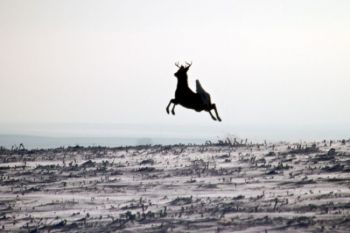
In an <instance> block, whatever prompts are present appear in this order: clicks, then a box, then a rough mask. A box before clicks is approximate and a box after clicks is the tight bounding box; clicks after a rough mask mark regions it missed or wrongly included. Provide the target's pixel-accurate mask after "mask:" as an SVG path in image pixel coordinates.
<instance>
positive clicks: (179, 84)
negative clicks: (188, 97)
mask: <svg viewBox="0 0 350 233" xmlns="http://www.w3.org/2000/svg"><path fill="white" fill-rule="evenodd" d="M184 87H188V82H187V77H184V78H182V79H178V81H177V88H184Z"/></svg>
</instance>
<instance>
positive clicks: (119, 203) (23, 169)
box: [0, 140, 350, 233]
mask: <svg viewBox="0 0 350 233" xmlns="http://www.w3.org/2000/svg"><path fill="white" fill-rule="evenodd" d="M0 182H1V186H0V232H202V233H204V232H262V233H265V232H349V229H350V141H345V140H342V141H333V142H331V141H322V142H317V143H295V144H293V143H282V142H281V143H276V144H245V143H244V142H243V143H237V144H232V143H227V142H221V143H216V144H207V145H201V146H200V145H173V146H139V147H119V148H105V147H91V148H86V147H85V148H83V147H79V146H76V147H69V148H58V149H45V150H25V149H14V150H7V149H4V148H2V149H1V150H0Z"/></svg>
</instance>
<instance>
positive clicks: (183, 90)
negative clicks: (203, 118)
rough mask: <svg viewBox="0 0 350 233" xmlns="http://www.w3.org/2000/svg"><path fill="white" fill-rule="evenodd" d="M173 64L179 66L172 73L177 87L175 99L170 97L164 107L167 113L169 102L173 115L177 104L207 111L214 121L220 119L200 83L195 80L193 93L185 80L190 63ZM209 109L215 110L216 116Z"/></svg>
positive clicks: (198, 110)
mask: <svg viewBox="0 0 350 233" xmlns="http://www.w3.org/2000/svg"><path fill="white" fill-rule="evenodd" d="M175 65H176V66H177V67H178V68H179V70H178V71H177V72H176V73H175V74H174V75H175V77H176V78H177V87H176V91H175V99H171V100H170V102H169V104H168V106H167V107H166V111H167V113H168V114H169V107H170V105H171V104H174V105H173V109H172V110H171V113H172V114H173V115H175V106H176V105H177V104H180V105H182V106H183V107H185V108H189V109H194V110H196V111H197V112H200V111H203V110H204V111H207V112H209V114H210V116H211V118H212V119H213V120H214V121H216V120H219V121H221V118H220V117H219V114H218V111H217V109H216V105H215V104H212V103H211V101H210V95H209V94H208V93H207V92H206V91H205V90H204V89H203V88H202V86H201V84H200V83H199V81H198V80H196V92H197V93H194V92H193V91H192V90H191V89H190V87H189V86H188V82H187V79H188V77H187V71H188V69H189V68H190V67H191V65H192V63H191V64H189V63H187V62H186V65H187V66H186V67H185V66H179V64H178V63H175ZM211 110H214V111H215V114H216V118H215V117H214V116H213V114H212V113H211V112H210V111H211Z"/></svg>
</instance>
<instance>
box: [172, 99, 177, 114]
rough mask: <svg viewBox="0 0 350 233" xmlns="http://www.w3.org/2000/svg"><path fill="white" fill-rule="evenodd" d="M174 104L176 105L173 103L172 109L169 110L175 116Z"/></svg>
mask: <svg viewBox="0 0 350 233" xmlns="http://www.w3.org/2000/svg"><path fill="white" fill-rule="evenodd" d="M176 104H177V103H175V102H174V105H173V109H171V113H172V114H173V115H175V106H176Z"/></svg>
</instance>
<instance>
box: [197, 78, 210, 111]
mask: <svg viewBox="0 0 350 233" xmlns="http://www.w3.org/2000/svg"><path fill="white" fill-rule="evenodd" d="M196 92H197V94H198V95H199V96H200V97H201V100H202V102H203V104H204V105H207V106H209V105H210V95H209V93H208V92H206V91H205V90H204V89H203V87H202V85H201V84H200V82H199V80H198V79H197V80H196Z"/></svg>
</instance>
